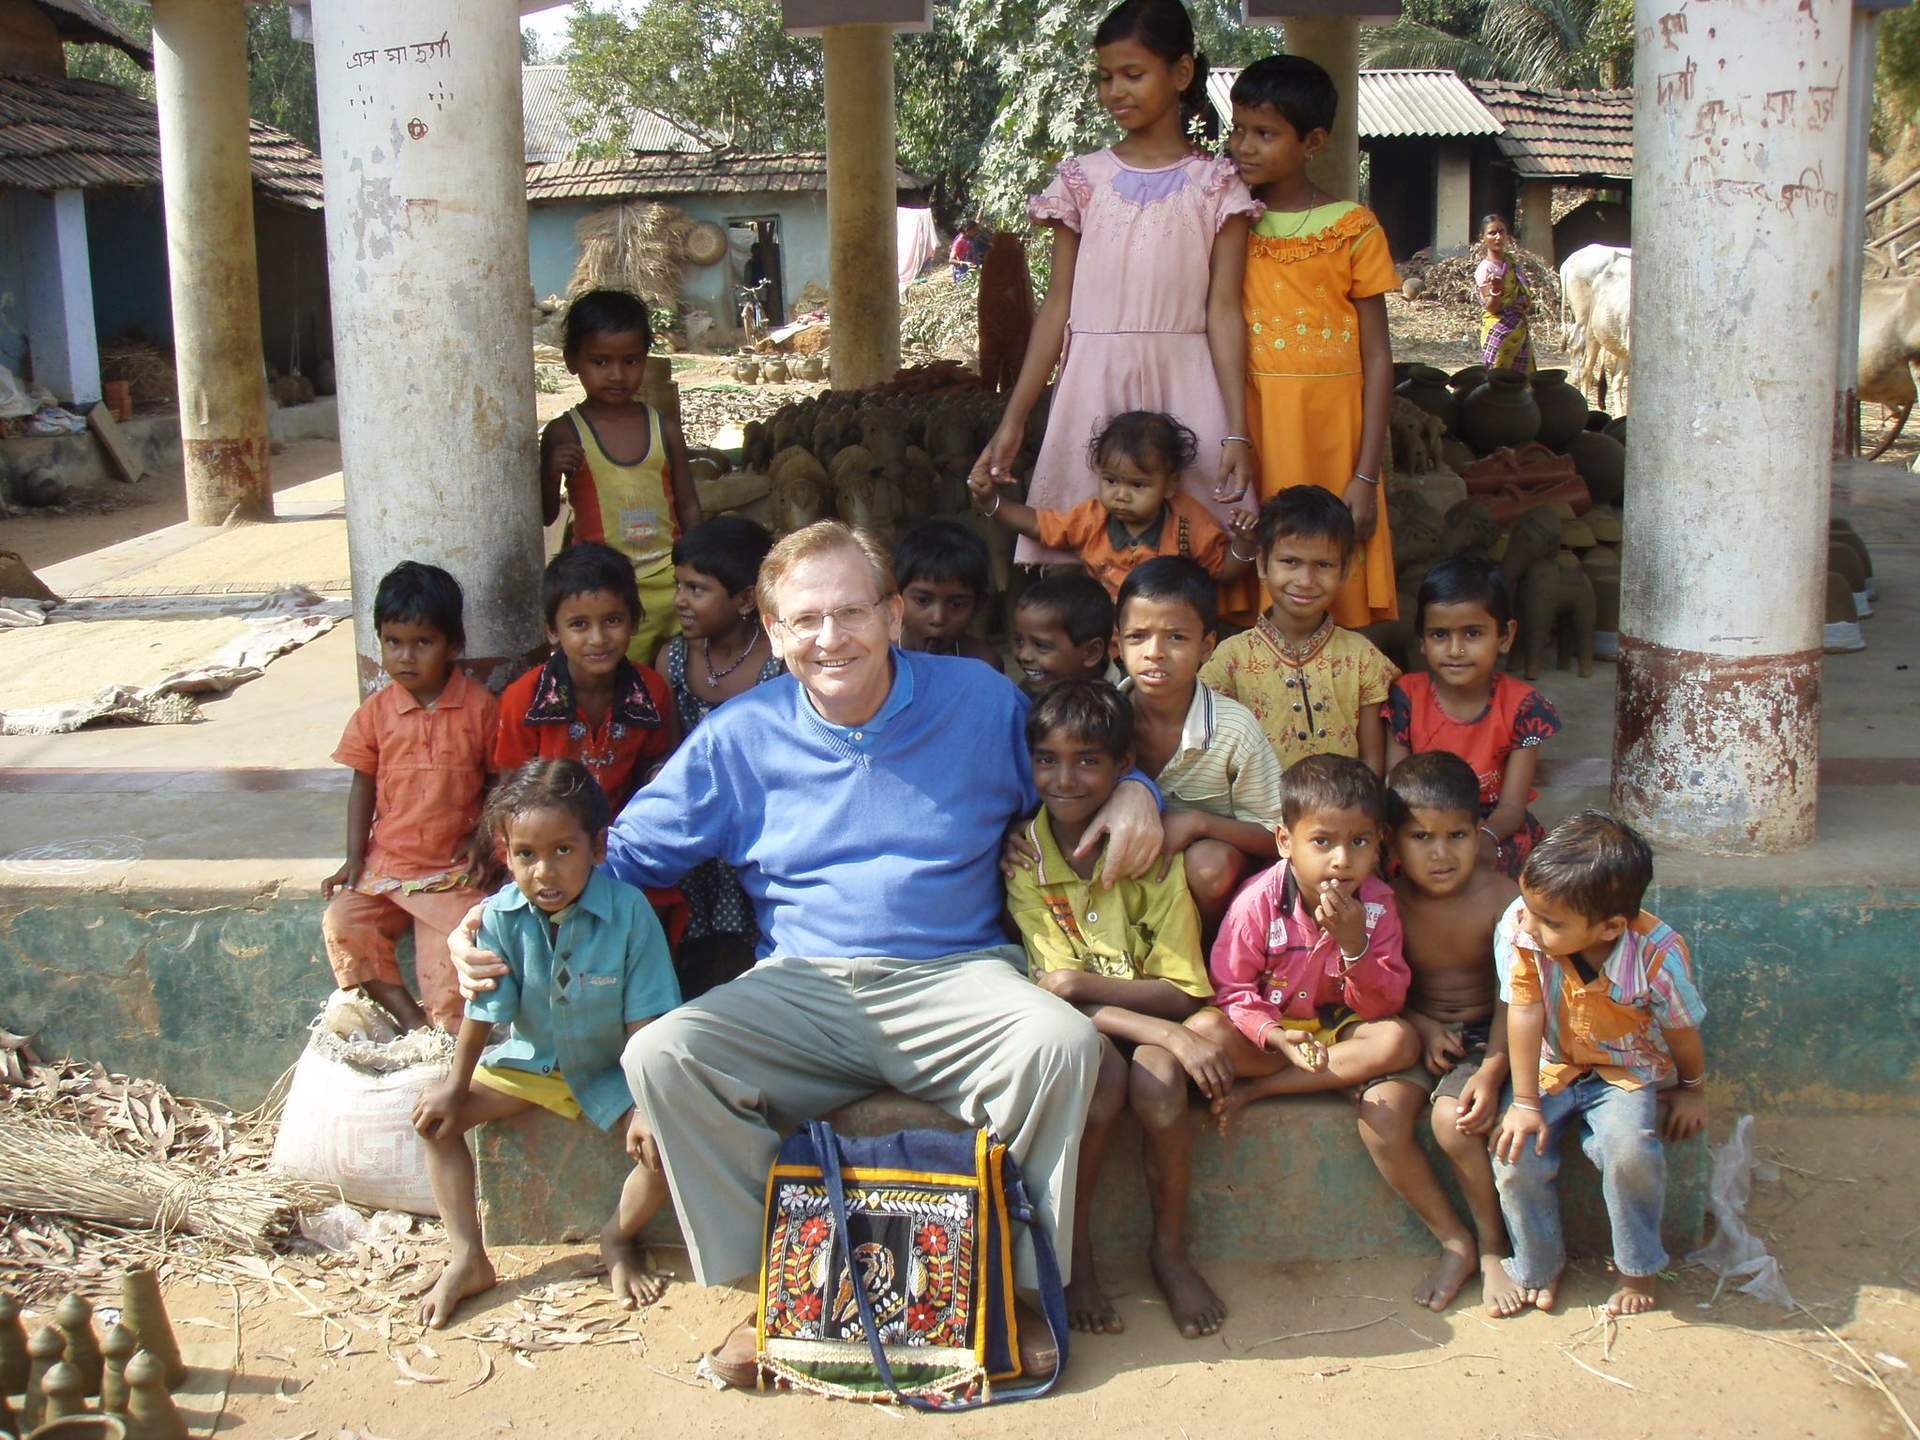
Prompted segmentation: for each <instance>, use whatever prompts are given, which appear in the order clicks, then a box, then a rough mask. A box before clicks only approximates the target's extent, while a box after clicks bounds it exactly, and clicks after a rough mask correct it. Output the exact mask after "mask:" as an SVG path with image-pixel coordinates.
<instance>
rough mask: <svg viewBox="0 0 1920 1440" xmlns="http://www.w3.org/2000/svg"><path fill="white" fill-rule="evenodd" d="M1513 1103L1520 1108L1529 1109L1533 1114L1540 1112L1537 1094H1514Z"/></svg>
mask: <svg viewBox="0 0 1920 1440" xmlns="http://www.w3.org/2000/svg"><path fill="white" fill-rule="evenodd" d="M1513 1103H1514V1104H1515V1105H1516V1106H1518V1107H1519V1108H1520V1109H1522V1110H1531V1111H1533V1112H1534V1113H1535V1114H1538V1113H1539V1112H1540V1097H1539V1096H1538V1095H1516V1096H1514V1097H1513Z"/></svg>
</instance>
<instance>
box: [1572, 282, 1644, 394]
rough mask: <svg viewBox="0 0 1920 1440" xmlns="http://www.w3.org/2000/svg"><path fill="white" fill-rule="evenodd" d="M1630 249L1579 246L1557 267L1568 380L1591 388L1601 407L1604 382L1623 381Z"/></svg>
mask: <svg viewBox="0 0 1920 1440" xmlns="http://www.w3.org/2000/svg"><path fill="white" fill-rule="evenodd" d="M1632 303H1633V251H1632V250H1631V249H1630V248H1629V247H1627V246H1624V245H1583V246H1581V247H1580V248H1579V249H1578V250H1576V251H1574V252H1573V254H1571V255H1569V256H1568V257H1567V258H1566V259H1565V260H1564V261H1562V262H1561V265H1560V306H1561V315H1560V323H1561V327H1562V328H1563V329H1565V330H1566V331H1567V352H1568V353H1569V354H1570V355H1572V356H1573V375H1572V377H1571V378H1572V381H1573V383H1574V384H1575V385H1577V386H1578V387H1580V389H1582V390H1586V389H1588V387H1589V386H1591V387H1592V391H1593V394H1594V396H1595V398H1596V401H1597V403H1598V404H1599V405H1600V406H1601V408H1603V409H1604V408H1605V407H1606V403H1607V382H1608V380H1609V379H1617V380H1618V381H1619V382H1621V384H1622V385H1624V384H1625V382H1626V379H1627V369H1628V361H1629V356H1630V351H1631V341H1632V333H1633V331H1632V323H1631V309H1632Z"/></svg>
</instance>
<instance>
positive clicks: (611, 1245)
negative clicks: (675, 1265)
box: [600, 1226, 667, 1310]
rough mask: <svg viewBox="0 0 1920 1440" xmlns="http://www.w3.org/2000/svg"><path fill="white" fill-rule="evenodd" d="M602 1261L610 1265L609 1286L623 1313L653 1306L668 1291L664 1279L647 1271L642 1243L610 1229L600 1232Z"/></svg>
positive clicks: (608, 1270)
mask: <svg viewBox="0 0 1920 1440" xmlns="http://www.w3.org/2000/svg"><path fill="white" fill-rule="evenodd" d="M600 1258H601V1259H602V1260H604V1261H605V1262H606V1266H607V1284H608V1286H609V1287H610V1288H611V1289H612V1290H613V1303H614V1304H616V1305H618V1306H619V1307H620V1308H621V1309H622V1310H637V1309H639V1308H640V1307H641V1306H642V1305H651V1304H653V1302H654V1301H656V1300H658V1299H659V1298H660V1292H661V1291H662V1290H664V1289H666V1288H667V1280H666V1277H665V1276H664V1275H656V1274H654V1273H653V1271H651V1270H649V1269H647V1265H646V1257H645V1256H644V1255H642V1254H641V1252H640V1242H639V1241H638V1240H634V1239H629V1238H627V1237H626V1236H624V1235H621V1234H620V1233H619V1232H617V1231H616V1230H614V1229H613V1227H612V1226H608V1227H607V1228H606V1229H605V1230H602V1231H601V1232H600Z"/></svg>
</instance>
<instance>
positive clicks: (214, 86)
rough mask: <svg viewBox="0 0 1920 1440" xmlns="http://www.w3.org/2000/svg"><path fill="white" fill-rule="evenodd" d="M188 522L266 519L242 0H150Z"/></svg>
mask: <svg viewBox="0 0 1920 1440" xmlns="http://www.w3.org/2000/svg"><path fill="white" fill-rule="evenodd" d="M153 89H154V98H155V100H156V101H157V102H158V104H159V109H160V173H161V177H162V186H161V188H162V192H163V194H164V196H165V200H166V211H167V269H168V274H169V277H170V280H171V285H172V291H173V360H174V366H175V368H176V369H177V370H178V371H179V373H180V448H181V452H182V455H183V458H184V460H185V463H186V471H187V519H188V520H190V521H192V522H193V523H194V524H196V525H219V524H222V523H224V522H225V521H226V520H227V519H228V518H229V517H230V516H233V515H236V514H237V515H238V516H239V517H240V518H241V519H243V520H270V519H272V518H273V486H272V484H271V481H270V476H269V473H268V459H267V375H266V359H265V356H264V355H263V354H262V352H261V349H260V274H259V265H260V261H259V256H258V254H257V252H256V250H255V248H254V238H253V170H252V165H251V160H250V155H249V147H248V138H247V137H248V123H249V122H248V119H247V31H246V19H245V15H244V13H243V8H242V4H241V0H153Z"/></svg>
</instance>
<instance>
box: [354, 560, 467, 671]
mask: <svg viewBox="0 0 1920 1440" xmlns="http://www.w3.org/2000/svg"><path fill="white" fill-rule="evenodd" d="M465 606H466V597H465V596H463V595H462V594H461V593H460V582H459V581H458V580H456V579H454V578H453V576H451V575H449V574H448V573H447V572H446V571H444V570H442V569H441V568H440V567H439V566H438V565H423V564H422V563H421V562H420V561H418V560H402V561H401V562H400V563H399V564H398V565H396V566H394V567H393V569H391V570H389V571H388V572H387V573H386V574H385V575H382V576H381V577H380V588H379V589H377V590H375V591H374V592H373V628H374V631H375V633H378V632H379V630H380V627H381V626H383V625H385V624H386V623H387V622H388V621H389V620H411V621H414V622H415V623H416V624H420V625H431V626H432V627H433V628H434V629H436V630H438V631H439V632H440V633H441V634H442V635H444V636H446V637H447V639H449V640H451V641H452V642H453V643H454V644H455V645H458V646H459V647H460V648H461V649H463V650H464V649H465V648H466V644H467V626H466V620H465V618H464V614H463V612H464V609H465Z"/></svg>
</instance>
